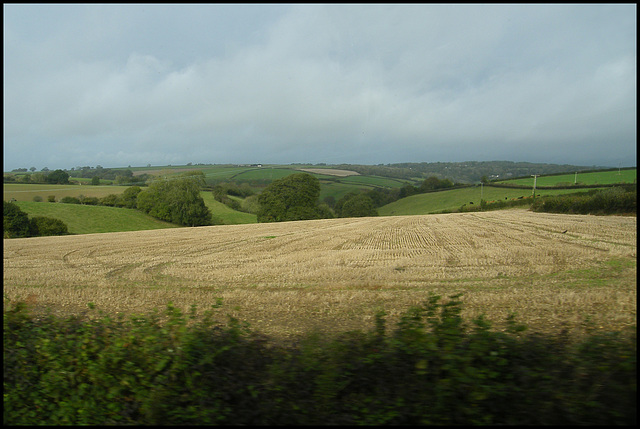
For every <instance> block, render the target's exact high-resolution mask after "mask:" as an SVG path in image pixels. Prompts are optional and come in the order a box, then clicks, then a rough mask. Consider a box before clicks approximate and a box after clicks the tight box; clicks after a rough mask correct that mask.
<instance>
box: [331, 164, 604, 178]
mask: <svg viewBox="0 0 640 429" xmlns="http://www.w3.org/2000/svg"><path fill="white" fill-rule="evenodd" d="M336 168H341V169H345V170H353V171H357V172H358V173H360V174H365V175H375V176H384V177H397V178H404V179H407V180H423V179H424V178H426V177H431V176H435V177H438V178H440V179H449V180H451V181H453V182H455V183H478V182H480V181H481V180H482V179H483V177H486V178H487V179H489V180H494V179H500V180H504V179H513V178H516V177H529V176H530V175H532V174H538V175H546V174H560V173H570V172H575V171H589V170H601V169H606V168H607V167H598V166H595V165H594V166H577V165H569V164H562V165H560V164H538V163H531V162H512V161H466V162H406V163H399V164H385V165H383V164H378V165H354V164H342V165H339V166H337V167H336Z"/></svg>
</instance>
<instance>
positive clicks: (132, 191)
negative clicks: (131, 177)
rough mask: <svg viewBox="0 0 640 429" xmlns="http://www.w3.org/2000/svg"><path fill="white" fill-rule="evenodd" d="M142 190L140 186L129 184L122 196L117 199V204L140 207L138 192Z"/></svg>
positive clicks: (132, 207) (131, 207) (133, 207)
mask: <svg viewBox="0 0 640 429" xmlns="http://www.w3.org/2000/svg"><path fill="white" fill-rule="evenodd" d="M141 191H142V188H140V186H129V187H128V188H127V189H125V190H124V192H123V193H122V196H121V197H120V198H119V200H118V201H116V206H118V207H125V208H128V209H135V208H136V207H138V194H139V193H140V192H141Z"/></svg>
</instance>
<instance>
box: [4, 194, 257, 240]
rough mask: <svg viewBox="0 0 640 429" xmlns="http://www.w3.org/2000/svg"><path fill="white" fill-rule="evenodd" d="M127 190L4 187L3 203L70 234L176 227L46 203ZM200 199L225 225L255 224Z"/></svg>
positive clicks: (124, 212)
mask: <svg viewBox="0 0 640 429" xmlns="http://www.w3.org/2000/svg"><path fill="white" fill-rule="evenodd" d="M127 188H128V186H78V185H29V184H5V185H4V195H3V201H10V200H11V199H12V198H13V199H15V200H16V201H17V203H18V205H19V206H20V208H21V209H22V210H23V211H24V212H25V213H27V214H28V215H29V216H31V217H32V216H46V217H52V218H55V219H60V220H61V221H63V222H64V223H65V224H67V226H68V228H69V232H71V233H74V234H89V233H101V232H118V231H138V230H145V229H158V228H177V227H178V225H172V224H170V223H167V222H162V221H159V220H157V219H154V218H152V217H150V216H147V215H145V214H144V213H142V212H139V211H137V210H132V209H125V208H118V207H106V206H92V205H80V204H61V203H49V202H47V196H48V195H55V196H56V201H58V200H60V198H62V197H66V196H70V197H78V196H79V195H84V196H85V197H97V198H102V197H104V196H106V195H109V194H122V193H123V192H124V191H125V189H127ZM34 196H40V197H42V199H43V201H42V202H34V201H33V197H34ZM201 196H202V199H203V200H204V203H205V205H206V206H207V207H208V208H209V210H210V211H211V213H212V214H213V216H214V218H216V219H217V220H219V221H221V222H222V223H224V224H226V225H234V224H245V223H255V222H257V220H256V215H254V214H250V213H243V212H239V211H235V210H232V209H230V208H229V207H227V206H225V205H224V204H222V203H220V202H218V201H216V200H215V199H214V198H213V194H212V193H211V192H209V191H203V192H201Z"/></svg>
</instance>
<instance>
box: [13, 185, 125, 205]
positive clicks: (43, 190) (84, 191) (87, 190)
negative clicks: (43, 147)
mask: <svg viewBox="0 0 640 429" xmlns="http://www.w3.org/2000/svg"><path fill="white" fill-rule="evenodd" d="M128 187H129V186H112V185H97V186H91V185H44V184H21V183H4V184H3V188H2V198H3V201H10V200H11V199H12V198H13V199H15V200H16V201H33V197H36V196H38V197H41V198H42V200H43V201H47V197H48V196H49V195H53V196H55V199H56V201H59V200H60V199H61V198H64V197H76V198H77V197H78V196H79V195H84V196H85V197H96V198H103V197H106V196H107V195H109V194H116V195H119V194H122V193H123V192H124V191H125V189H127V188H128Z"/></svg>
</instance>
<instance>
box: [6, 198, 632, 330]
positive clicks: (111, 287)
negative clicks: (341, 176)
mask: <svg viewBox="0 0 640 429" xmlns="http://www.w3.org/2000/svg"><path fill="white" fill-rule="evenodd" d="M41 204H42V203H41ZM636 238H637V228H636V217H622V216H584V215H582V216H581V215H557V214H548V213H533V212H529V211H527V210H522V209H514V210H507V211H496V212H483V213H458V214H437V215H428V216H393V217H375V218H348V219H328V220H315V221H298V222H283V223H275V224H246V225H222V226H210V227H198V228H174V229H164V230H155V231H153V230H148V231H137V232H118V233H108V234H101V235H99V236H97V235H79V236H63V237H37V238H27V239H10V240H4V260H3V282H4V299H5V303H6V300H19V299H22V300H27V301H29V302H30V303H32V304H34V305H36V308H38V309H44V308H49V309H51V311H53V312H54V313H59V314H70V313H79V312H82V311H84V309H86V308H87V304H88V303H94V304H95V305H96V307H97V308H98V309H99V310H102V311H104V312H106V313H108V314H116V313H121V314H131V313H137V314H140V313H147V312H148V311H150V310H152V309H154V308H156V309H159V310H162V309H163V308H164V307H165V306H166V304H167V303H168V302H172V303H174V304H175V305H176V306H178V307H181V308H183V309H187V308H189V306H191V305H192V304H196V305H197V306H198V309H199V310H201V311H203V310H206V309H208V308H210V306H211V305H214V304H215V303H216V300H217V298H222V300H223V307H222V308H221V309H220V310H219V311H220V313H219V315H218V316H219V317H220V320H221V321H222V322H224V321H226V317H227V315H231V316H233V317H236V318H238V319H240V320H242V321H247V322H249V323H250V324H251V326H252V327H253V328H254V329H256V330H259V331H263V332H265V333H267V334H270V335H274V336H276V337H282V338H290V337H294V336H297V335H299V334H303V333H306V332H309V331H314V330H316V331H319V332H324V333H327V334H331V333H336V332H344V331H347V330H351V329H370V328H371V327H372V326H373V322H374V315H375V313H376V312H377V311H379V310H384V311H386V313H387V319H388V320H389V322H390V323H392V322H395V320H396V318H397V317H398V316H399V315H400V314H401V313H403V312H404V311H406V310H407V309H408V308H409V307H411V306H414V305H417V304H420V303H422V302H424V300H425V299H426V298H427V296H428V294H429V293H430V292H434V293H437V294H439V295H442V296H449V295H452V294H455V293H460V292H461V293H464V295H463V298H462V302H463V303H464V314H463V315H464V316H465V317H475V316H478V315H480V314H485V315H486V316H487V318H488V319H489V320H491V321H493V322H494V323H495V325H496V326H497V327H500V326H501V323H502V322H504V321H505V320H506V318H507V316H508V315H509V314H510V313H511V312H515V313H516V314H517V320H518V321H520V322H523V323H525V324H527V325H528V326H529V327H530V329H531V330H533V331H540V332H559V331H561V330H562V329H564V328H568V329H570V330H572V332H573V331H575V332H580V330H581V329H583V328H584V327H585V326H591V327H592V328H593V329H596V330H597V329H619V328H622V327H625V326H629V325H635V324H636V286H637V279H636V275H637V273H636V249H637V245H636Z"/></svg>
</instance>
